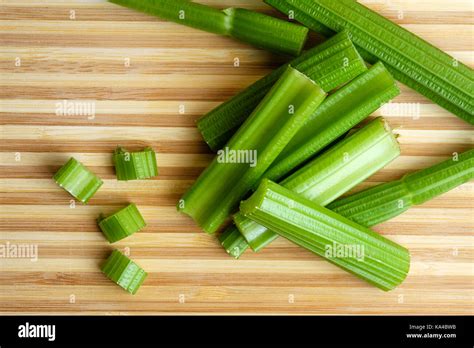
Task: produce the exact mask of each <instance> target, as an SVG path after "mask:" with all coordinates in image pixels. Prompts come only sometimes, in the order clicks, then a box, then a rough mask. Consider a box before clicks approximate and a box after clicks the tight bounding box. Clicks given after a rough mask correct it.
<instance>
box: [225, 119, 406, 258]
mask: <svg viewBox="0 0 474 348" xmlns="http://www.w3.org/2000/svg"><path fill="white" fill-rule="evenodd" d="M399 155H400V147H399V145H398V142H397V140H396V137H395V135H394V134H393V132H392V130H391V129H390V127H389V126H388V124H387V123H386V122H385V121H384V120H383V119H382V118H376V119H375V120H373V121H372V122H370V123H369V124H368V125H366V126H365V127H363V128H362V129H360V130H359V131H357V132H355V133H354V134H353V135H351V136H350V137H348V138H346V139H344V140H343V141H341V142H339V143H338V144H336V145H335V146H333V147H331V148H330V149H329V150H328V151H326V152H325V153H323V154H322V155H321V156H319V157H317V158H316V159H314V160H313V161H311V162H310V163H309V164H307V165H306V166H304V167H303V168H301V169H300V170H298V171H297V172H295V173H294V174H293V175H291V176H289V177H288V178H287V179H285V180H283V181H282V182H281V185H282V186H284V187H286V188H287V189H289V190H291V191H293V192H296V193H298V194H300V195H301V196H302V197H304V198H307V199H309V200H311V201H313V202H315V203H317V204H319V205H322V206H325V205H327V204H329V203H331V202H332V201H334V200H335V199H337V198H339V197H340V196H341V195H343V194H344V193H346V192H347V191H349V190H350V189H352V188H353V187H355V186H356V185H358V184H359V183H361V182H362V181H364V180H365V179H366V178H368V177H369V176H371V175H372V174H374V173H376V172H377V171H378V170H380V169H381V168H383V167H384V166H386V165H387V164H388V163H390V162H391V161H393V160H394V159H395V158H397V157H398V156H399ZM234 222H235V224H236V226H237V227H238V229H239V230H240V232H241V233H242V235H243V236H244V238H245V239H246V240H247V242H248V243H249V245H250V247H251V248H252V249H253V250H254V251H259V250H261V249H262V248H264V247H265V246H267V245H268V244H270V243H271V242H272V241H273V240H275V239H276V238H277V237H278V234H277V233H275V232H274V231H271V230H269V229H267V228H265V227H264V226H261V225H259V224H258V223H256V222H255V221H252V220H250V219H248V218H245V217H243V215H242V214H240V213H237V214H235V215H234Z"/></svg>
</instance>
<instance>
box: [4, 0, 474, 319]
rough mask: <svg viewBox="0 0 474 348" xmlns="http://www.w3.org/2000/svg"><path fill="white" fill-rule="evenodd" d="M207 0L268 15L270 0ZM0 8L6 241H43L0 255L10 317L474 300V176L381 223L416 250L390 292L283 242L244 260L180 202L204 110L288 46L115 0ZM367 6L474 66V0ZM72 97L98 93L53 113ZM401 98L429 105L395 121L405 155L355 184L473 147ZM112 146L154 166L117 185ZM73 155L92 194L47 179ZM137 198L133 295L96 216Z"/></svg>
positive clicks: (433, 110) (439, 113)
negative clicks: (265, 44)
mask: <svg viewBox="0 0 474 348" xmlns="http://www.w3.org/2000/svg"><path fill="white" fill-rule="evenodd" d="M202 2H203V3H207V4H211V5H215V6H223V5H224V6H232V5H234V6H235V5H236V6H241V7H246V8H250V9H255V10H260V11H265V12H268V13H274V12H273V11H272V10H271V9H270V8H269V7H267V6H266V5H265V4H263V3H261V2H260V1H253V0H235V1H218V0H212V1H211V0H208V1H202ZM0 3H1V5H0V6H1V7H0V41H1V48H0V50H1V56H0V76H1V78H0V83H1V89H0V93H1V96H0V116H1V128H2V133H1V136H2V141H1V144H0V191H1V202H0V204H1V209H0V214H1V216H0V218H1V227H0V228H1V232H0V243H1V244H3V245H7V244H8V243H9V244H8V245H19V244H26V245H30V246H33V247H34V246H37V248H38V260H37V261H36V262H33V261H31V260H30V259H26V258H23V259H21V258H0V269H1V272H0V311H1V313H3V314H13V313H21V314H25V313H40V314H41V313H43V314H105V313H113V314H122V313H126V314H158V313H162V314H163V313H165V314H177V313H180V314H182V313H226V314H229V313H252V314H255V313H266V314H268V313H288V314H301V313H305V314H472V313H473V309H474V306H473V266H472V262H473V258H474V254H473V251H474V245H473V242H474V238H473V230H474V214H473V213H474V209H473V208H474V207H473V205H474V204H473V201H474V200H473V198H474V197H473V192H474V191H473V190H474V183H473V182H471V183H467V184H465V185H463V186H461V187H459V188H457V189H455V190H453V191H452V192H449V193H447V194H445V195H444V196H442V197H440V198H438V199H435V200H433V201H431V202H428V203H426V204H424V205H423V206H420V207H416V208H413V209H411V210H409V211H408V212H407V213H405V214H403V215H402V216H399V217H397V218H395V219H393V220H391V221H390V222H387V223H385V224H383V225H380V226H377V227H376V228H375V229H376V230H377V231H378V232H380V233H381V234H383V235H385V236H386V237H388V238H390V239H392V240H394V241H396V242H398V243H400V244H402V245H404V246H406V247H408V248H409V250H410V252H411V255H412V264H411V270H410V274H409V276H408V278H407V279H406V281H405V282H404V283H403V284H402V286H400V287H399V288H398V289H396V290H394V291H391V292H388V293H385V292H382V291H380V290H378V289H376V288H374V287H372V286H370V285H368V284H366V283H364V282H363V281H361V280H358V279H357V278H355V277H353V276H351V275H349V274H347V273H346V272H344V271H342V270H340V269H339V268H337V267H335V266H333V265H331V264H329V263H328V262H325V261H323V260H322V259H320V258H318V257H316V256H314V255H313V254H311V253H309V252H307V251H305V250H302V249H300V248H298V247H297V246H294V245H292V244H291V243H289V242H287V241H285V240H282V239H279V240H278V241H276V242H275V243H273V244H272V245H271V246H270V247H268V248H266V249H265V250H263V251H262V252H260V253H252V252H251V251H247V253H246V254H244V256H243V257H242V258H241V259H240V260H233V259H231V258H230V257H229V256H228V255H227V254H225V252H224V251H223V250H222V249H221V247H220V246H219V244H218V243H217V241H216V239H215V238H214V237H212V236H208V235H206V234H205V233H203V232H201V231H200V230H199V228H198V227H197V226H196V225H195V224H194V223H193V222H192V221H191V220H190V219H189V218H187V217H186V216H183V215H180V214H178V213H177V212H176V211H175V207H174V206H175V203H176V201H177V200H178V199H179V197H180V196H181V195H182V194H183V193H184V191H185V190H186V189H187V188H188V187H189V186H190V185H191V183H192V182H193V180H194V179H195V178H196V177H197V175H198V174H199V173H200V172H201V171H202V170H203V168H204V167H205V166H206V165H207V163H209V161H210V159H211V158H212V156H211V155H210V153H209V152H208V150H207V147H206V146H205V144H204V143H203V142H202V140H201V138H200V135H199V133H198V132H197V130H196V128H195V127H194V122H195V120H196V119H197V118H198V117H200V116H201V115H203V114H204V113H206V112H207V111H209V110H211V109H212V108H213V107H215V106H216V105H218V104H219V103H221V102H223V101H224V100H226V99H227V98H229V97H230V96H232V95H234V94H235V93H237V92H238V91H240V90H241V89H243V88H244V87H246V86H247V85H249V84H250V83H252V82H253V81H255V80H257V79H258V78H260V77H261V76H263V75H264V74H266V73H268V72H269V71H270V69H272V68H274V67H276V66H278V65H279V64H281V63H282V62H283V61H284V58H282V57H277V56H275V55H272V54H269V53H267V52H264V51H260V50H257V49H254V48H252V47H249V46H247V45H246V44H243V43H239V42H236V41H233V40H232V39H228V38H222V37H218V36H215V35H213V34H208V33H204V32H201V31H197V30H194V29H190V28H186V27H182V26H179V25H176V24H173V23H168V22H164V21H160V20H157V19H155V18H152V17H149V16H146V15H143V14H140V13H136V12H134V11H131V10H127V9H124V8H120V7H118V6H115V5H112V4H108V3H106V2H104V1H98V0H80V1H79V0H78V1H61V0H0ZM364 3H366V4H367V5H368V6H370V7H371V8H373V9H375V10H376V11H378V12H380V13H382V14H383V15H385V16H387V17H389V18H390V19H392V20H394V21H396V22H398V23H400V24H402V25H403V26H404V27H406V28H408V29H409V30H412V31H413V32H415V33H417V34H418V35H420V36H421V37H423V38H425V39H427V40H428V41H430V42H432V43H434V44H435V45H437V46H438V47H440V48H441V49H443V50H445V51H447V52H448V53H450V54H451V55H453V56H454V57H455V58H456V59H458V60H460V61H463V62H465V63H466V64H468V65H470V66H471V67H472V66H473V65H474V56H473V54H472V52H473V23H472V18H473V8H472V1H471V0H451V1H448V0H431V1H425V0H423V1H410V0H391V1H382V0H379V1H378V0H366V1H364ZM313 41H314V42H315V41H317V39H315V40H313ZM236 58H237V59H238V61H239V66H238V67H235V66H234V63H235V62H236ZM64 100H67V101H70V102H74V101H83V102H84V101H88V102H92V103H93V105H94V107H95V118H93V119H89V118H88V117H87V116H84V115H82V116H81V115H75V116H74V115H71V116H67V115H56V108H57V107H58V105H57V103H58V102H62V101H64ZM394 102H396V103H419V104H415V105H419V111H420V115H419V116H420V117H416V116H415V117H414V115H410V114H409V113H406V112H405V113H398V114H397V113H395V114H394V113H390V115H389V116H387V119H388V120H389V122H390V124H391V125H392V126H393V127H394V128H396V129H397V130H398V132H399V133H400V135H401V136H400V142H401V147H402V156H401V157H400V158H398V159H397V160H396V161H394V162H393V163H392V164H390V165H389V166H388V167H387V168H385V169H383V170H382V171H380V172H379V173H377V174H376V175H374V176H373V177H371V178H370V179H369V180H367V181H366V182H365V183H363V184H362V185H360V186H359V187H358V188H357V189H360V188H362V187H367V186H370V185H374V184H376V183H379V182H384V181H388V180H393V179H396V178H399V177H400V176H401V175H403V174H404V173H406V172H408V171H413V170H416V169H420V168H424V167H427V166H429V165H432V164H434V163H437V162H439V161H441V160H443V159H445V158H447V157H449V156H451V155H452V153H453V152H462V151H465V150H467V149H469V148H471V147H472V140H473V129H472V127H470V126H469V125H468V124H467V123H465V122H463V121H462V120H460V119H458V118H456V117H454V116H453V115H451V114H449V113H448V112H447V111H444V110H443V109H441V108H439V107H438V106H436V105H433V104H432V103H431V102H429V101H428V100H427V99H425V98H423V97H421V96H420V95H418V94H417V93H415V92H413V91H410V90H408V89H407V88H405V87H402V95H401V96H400V97H397V98H396V100H394ZM91 105H92V104H91ZM380 114H381V111H379V112H377V113H376V115H380ZM118 144H120V145H122V146H125V147H127V148H129V149H131V150H134V149H138V148H141V147H144V146H146V145H150V146H152V147H153V148H154V149H155V150H156V151H157V152H158V157H157V158H158V163H159V168H160V175H159V177H158V178H156V179H155V180H149V181H131V182H118V181H116V180H115V176H114V171H113V167H112V163H111V153H112V151H113V150H114V148H115V147H116V146H117V145H118ZM70 156H74V157H76V158H77V159H79V160H80V161H82V162H83V163H84V164H85V165H87V166H88V167H89V168H91V169H92V170H93V171H94V172H96V173H97V174H98V175H99V176H100V177H102V178H103V179H104V182H105V183H104V185H103V187H102V188H101V190H99V192H98V193H97V194H96V196H95V197H94V198H93V199H92V200H91V202H90V204H89V205H88V206H82V205H80V204H76V205H73V204H71V201H70V200H71V197H70V196H69V195H68V194H67V193H66V192H64V191H62V190H61V189H60V188H58V187H57V185H56V184H55V183H54V182H53V181H52V180H51V176H52V175H53V173H54V172H55V171H56V170H57V169H58V168H59V167H60V166H61V165H62V164H63V163H64V162H65V161H66V160H67V159H68V158H69V157H70ZM127 202H135V203H136V204H137V205H138V206H139V208H140V210H141V211H142V213H143V215H144V217H145V219H146V221H147V222H148V227H147V228H146V229H145V230H144V231H143V232H140V233H137V234H135V235H134V236H132V237H130V238H128V239H126V240H123V241H121V242H119V243H117V244H116V245H114V246H116V247H117V248H120V249H122V250H123V249H126V250H128V251H129V252H130V255H131V257H132V258H133V259H134V260H136V261H137V262H138V263H139V264H140V265H141V266H142V267H143V268H145V270H147V271H148V272H149V277H148V279H147V280H146V282H145V284H144V286H142V288H141V289H140V290H139V292H138V294H137V295H135V296H132V295H129V294H127V293H126V292H124V291H122V290H121V289H120V288H119V287H118V286H115V285H114V284H112V283H111V282H110V281H109V280H108V279H106V278H105V277H104V276H103V275H102V274H101V272H100V271H99V266H100V264H101V263H102V262H103V260H105V258H106V257H107V256H108V254H109V253H110V251H111V250H112V248H113V247H112V246H111V245H110V244H108V243H107V242H106V241H105V239H104V238H103V236H102V234H101V233H100V232H99V230H98V228H97V226H96V223H95V218H96V217H97V216H98V215H99V213H100V212H104V213H111V212H113V211H115V210H117V209H119V208H120V207H122V206H124V205H125V204H126V203H127Z"/></svg>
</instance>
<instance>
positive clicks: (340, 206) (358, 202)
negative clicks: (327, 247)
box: [328, 150, 474, 227]
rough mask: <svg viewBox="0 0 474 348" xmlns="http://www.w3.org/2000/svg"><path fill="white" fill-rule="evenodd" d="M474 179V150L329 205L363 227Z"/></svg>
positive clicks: (384, 219) (373, 224)
mask: <svg viewBox="0 0 474 348" xmlns="http://www.w3.org/2000/svg"><path fill="white" fill-rule="evenodd" d="M472 179H474V150H469V151H466V152H464V153H461V154H459V155H457V156H454V157H453V158H451V159H448V160H446V161H444V162H441V163H438V164H436V165H434V166H432V167H429V168H426V169H423V170H420V171H417V172H414V173H411V174H407V175H405V176H404V177H403V178H401V179H400V180H396V181H392V182H387V183H384V184H380V185H377V186H374V187H371V188H368V189H366V190H363V191H361V192H357V193H355V194H353V195H350V196H348V197H344V198H341V199H339V200H337V201H335V202H333V203H332V204H330V205H329V206H328V208H329V209H331V210H333V211H335V212H336V213H338V214H341V215H343V216H345V217H347V218H348V219H351V220H353V221H355V222H357V223H358V224H361V225H363V226H367V227H370V226H375V225H377V224H380V223H382V222H384V221H387V220H389V219H391V218H393V217H395V216H398V215H400V214H401V213H403V212H405V211H406V210H408V209H409V208H410V207H412V206H414V205H419V204H423V203H424V202H426V201H429V200H431V199H433V198H435V197H437V196H439V195H442V194H443V193H445V192H448V191H449V190H452V189H453V188H455V187H457V186H459V185H462V184H464V183H466V182H468V181H469V180H472Z"/></svg>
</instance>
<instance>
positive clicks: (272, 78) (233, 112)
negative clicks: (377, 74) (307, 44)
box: [197, 32, 367, 151]
mask: <svg viewBox="0 0 474 348" xmlns="http://www.w3.org/2000/svg"><path fill="white" fill-rule="evenodd" d="M337 57H339V59H337ZM289 64H291V66H292V67H294V68H295V69H296V70H299V71H300V72H302V73H303V74H305V75H306V76H308V77H309V78H310V79H312V80H313V81H315V82H316V83H317V84H319V86H320V87H321V88H322V89H323V90H324V91H325V92H329V91H331V90H333V89H335V88H336V87H339V86H340V85H341V84H344V83H346V82H347V81H350V80H352V79H353V78H354V77H356V76H358V75H360V74H361V73H363V72H365V71H366V70H367V67H366V66H365V63H364V62H363V60H362V58H361V57H360V56H359V53H358V52H357V50H356V49H355V47H354V45H353V44H352V42H351V41H350V39H349V36H348V34H347V33H346V32H341V33H339V34H337V35H335V36H334V37H332V38H330V39H329V40H327V41H326V42H324V43H322V44H321V45H318V46H316V47H314V48H312V49H310V50H308V51H306V52H304V53H303V54H301V56H299V57H298V58H295V59H294V60H292V61H291V62H290V63H289ZM289 64H285V65H283V66H282V67H280V68H278V69H277V70H274V71H273V72H272V73H270V74H269V75H267V76H265V77H263V78H262V79H260V80H258V81H257V82H255V83H254V84H253V85H251V86H249V87H248V88H246V89H245V90H243V91H242V92H240V93H239V94H237V95H236V96H235V97H233V98H231V99H229V100H228V101H226V102H225V103H223V104H221V105H219V106H218V107H217V108H215V109H214V110H212V111H210V112H209V113H207V114H206V115H204V116H203V117H201V118H200V119H199V120H198V121H197V127H198V129H199V131H200V132H201V134H202V136H203V138H204V140H205V141H206V143H207V144H208V145H209V147H210V148H211V149H212V150H214V151H217V150H219V149H221V148H222V147H223V146H224V145H225V143H226V142H227V141H228V140H229V139H230V138H231V137H232V135H233V134H234V133H235V131H236V130H237V128H238V127H239V126H240V125H241V124H242V123H243V122H244V121H245V120H246V119H247V117H248V116H249V115H250V114H251V112H252V111H253V110H254V109H255V107H256V106H257V105H258V103H259V102H260V101H261V100H262V99H263V97H264V96H265V95H266V94H267V93H268V91H269V90H270V88H271V87H272V86H273V84H274V83H275V82H276V81H277V80H278V79H279V78H280V76H281V75H282V74H283V72H284V71H285V70H286V68H287V67H288V65H289ZM335 67H336V69H334V68H335Z"/></svg>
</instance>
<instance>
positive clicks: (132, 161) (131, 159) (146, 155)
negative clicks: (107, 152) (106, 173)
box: [113, 147, 158, 180]
mask: <svg viewBox="0 0 474 348" xmlns="http://www.w3.org/2000/svg"><path fill="white" fill-rule="evenodd" d="M113 159H114V164H115V173H116V174H117V180H137V179H148V178H152V177H154V176H157V175H158V167H157V164H156V154H155V151H153V149H152V148H150V147H147V148H145V149H144V150H143V151H141V152H128V151H127V150H125V149H124V148H121V147H118V148H117V149H116V150H115V153H114V157H113Z"/></svg>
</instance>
